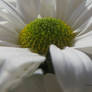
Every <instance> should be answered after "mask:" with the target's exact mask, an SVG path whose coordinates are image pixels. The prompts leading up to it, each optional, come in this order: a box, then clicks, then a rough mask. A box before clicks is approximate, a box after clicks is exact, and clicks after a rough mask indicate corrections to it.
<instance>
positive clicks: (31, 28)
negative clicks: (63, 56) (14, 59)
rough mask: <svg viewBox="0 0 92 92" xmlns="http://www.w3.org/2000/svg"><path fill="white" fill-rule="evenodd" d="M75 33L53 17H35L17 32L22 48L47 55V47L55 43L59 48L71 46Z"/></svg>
mask: <svg viewBox="0 0 92 92" xmlns="http://www.w3.org/2000/svg"><path fill="white" fill-rule="evenodd" d="M75 36H76V34H75V33H74V32H73V30H72V29H71V27H70V26H68V25H67V24H65V23H64V22H63V21H61V20H59V19H55V18H51V17H49V18H41V19H35V20H34V21H32V22H31V23H30V24H28V25H26V26H25V28H24V29H23V30H22V31H21V32H20V34H19V44H20V45H21V46H22V47H23V48H30V49H31V51H33V52H35V53H39V54H41V55H47V52H48V48H49V46H50V45H51V44H55V45H56V46H57V47H59V48H61V49H62V48H64V47H66V46H72V45H73V40H74V38H75Z"/></svg>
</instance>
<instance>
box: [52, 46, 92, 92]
mask: <svg viewBox="0 0 92 92" xmlns="http://www.w3.org/2000/svg"><path fill="white" fill-rule="evenodd" d="M50 52H51V57H52V61H53V65H54V68H55V72H56V75H57V78H58V81H59V82H60V84H61V85H62V86H63V88H64V91H65V92H91V91H92V60H91V59H90V58H89V57H88V56H87V55H86V54H84V53H82V52H80V51H78V50H75V49H73V48H68V47H67V48H65V49H64V50H60V49H59V48H57V47H55V46H54V45H52V46H51V48H50ZM88 85H90V87H89V86H88ZM88 87H89V88H88ZM90 88H91V91H90Z"/></svg>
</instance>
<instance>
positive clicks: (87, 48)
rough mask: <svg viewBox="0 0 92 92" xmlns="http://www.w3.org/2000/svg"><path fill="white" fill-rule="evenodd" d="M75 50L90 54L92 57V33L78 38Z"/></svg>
mask: <svg viewBox="0 0 92 92" xmlns="http://www.w3.org/2000/svg"><path fill="white" fill-rule="evenodd" d="M74 48H77V49H80V50H82V51H84V52H86V53H88V54H91V55H92V31H90V32H88V33H86V34H84V35H82V36H78V37H77V38H76V42H75V45H74Z"/></svg>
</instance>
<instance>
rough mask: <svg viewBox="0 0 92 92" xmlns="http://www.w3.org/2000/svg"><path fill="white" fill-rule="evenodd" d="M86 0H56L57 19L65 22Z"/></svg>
mask: <svg viewBox="0 0 92 92" xmlns="http://www.w3.org/2000/svg"><path fill="white" fill-rule="evenodd" d="M83 1H84V0H56V11H57V18H61V19H63V20H64V21H67V19H68V18H69V17H70V16H71V14H72V12H73V11H74V10H75V9H76V8H77V7H78V6H79V5H80V4H81V3H82V2H83Z"/></svg>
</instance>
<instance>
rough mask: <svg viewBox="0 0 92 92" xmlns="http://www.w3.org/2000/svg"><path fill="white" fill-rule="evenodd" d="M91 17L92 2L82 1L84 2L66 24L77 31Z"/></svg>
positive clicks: (90, 0) (91, 0)
mask: <svg viewBox="0 0 92 92" xmlns="http://www.w3.org/2000/svg"><path fill="white" fill-rule="evenodd" d="M91 16H92V0H84V2H83V3H82V4H81V5H80V6H79V7H78V8H77V9H76V10H75V11H74V12H73V14H72V15H71V16H70V18H69V21H68V23H69V24H70V25H71V26H72V27H73V28H74V29H77V28H78V27H80V26H81V25H82V24H83V23H84V22H86V21H87V20H88V19H89V18H90V17H91Z"/></svg>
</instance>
